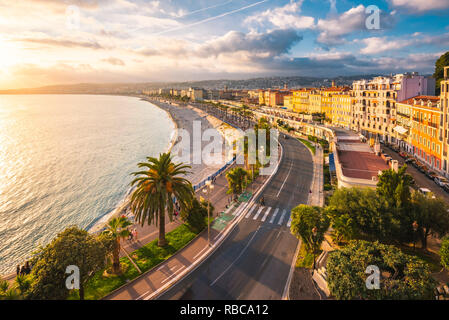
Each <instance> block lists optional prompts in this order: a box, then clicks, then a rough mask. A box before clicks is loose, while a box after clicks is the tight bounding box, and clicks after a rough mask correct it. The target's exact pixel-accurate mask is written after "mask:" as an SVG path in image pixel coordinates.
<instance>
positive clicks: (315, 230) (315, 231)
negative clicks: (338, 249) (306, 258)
mask: <svg viewBox="0 0 449 320" xmlns="http://www.w3.org/2000/svg"><path fill="white" fill-rule="evenodd" d="M317 233H318V229H317V228H316V227H313V229H312V253H313V269H312V274H313V273H314V272H315V243H316V236H317Z"/></svg>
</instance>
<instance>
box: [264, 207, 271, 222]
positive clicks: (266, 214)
mask: <svg viewBox="0 0 449 320" xmlns="http://www.w3.org/2000/svg"><path fill="white" fill-rule="evenodd" d="M270 211H271V207H268V209H267V211H266V212H265V214H264V215H263V218H262V221H265V219H266V218H267V217H268V214H269V213H270Z"/></svg>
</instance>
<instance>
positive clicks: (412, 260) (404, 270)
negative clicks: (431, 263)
mask: <svg viewBox="0 0 449 320" xmlns="http://www.w3.org/2000/svg"><path fill="white" fill-rule="evenodd" d="M368 266H376V267H378V268H379V271H380V276H381V277H380V279H379V280H380V283H379V285H380V288H379V289H378V290H372V289H371V290H370V289H368V288H367V285H366V283H367V280H368V279H367V277H368V276H369V274H367V273H365V272H366V270H367V267H368ZM327 275H328V279H327V280H328V287H329V290H330V293H331V294H332V295H333V296H334V297H335V298H336V299H339V300H341V299H343V300H352V299H376V300H379V299H394V300H399V299H407V300H410V299H414V300H421V299H433V293H434V289H435V282H434V280H433V279H432V277H431V274H430V270H429V267H428V265H427V264H426V263H425V262H424V261H422V260H420V259H418V258H416V257H413V256H409V255H406V254H404V253H402V252H401V251H400V250H399V249H398V248H397V247H395V246H389V245H384V244H381V243H379V242H377V241H376V242H368V241H350V243H349V245H347V246H346V247H344V248H342V249H339V250H335V251H332V252H330V253H329V257H328V260H327Z"/></svg>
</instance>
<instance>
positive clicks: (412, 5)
mask: <svg viewBox="0 0 449 320" xmlns="http://www.w3.org/2000/svg"><path fill="white" fill-rule="evenodd" d="M389 2H390V3H391V5H392V6H394V7H398V8H404V9H407V10H409V11H417V12H425V11H431V10H443V9H448V8H449V0H389Z"/></svg>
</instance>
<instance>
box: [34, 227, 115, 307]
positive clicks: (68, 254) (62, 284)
mask: <svg viewBox="0 0 449 320" xmlns="http://www.w3.org/2000/svg"><path fill="white" fill-rule="evenodd" d="M105 257H106V250H105V248H104V247H103V245H102V244H101V242H100V241H98V240H97V238H96V237H94V236H93V235H90V234H89V233H88V232H87V231H85V230H81V229H79V228H77V227H69V228H67V229H65V230H64V231H63V232H61V233H59V234H58V235H57V236H56V238H54V239H53V240H52V241H51V242H50V243H49V244H48V245H47V246H46V247H44V248H43V249H42V250H41V251H40V252H39V255H38V256H37V257H36V258H35V260H34V262H33V268H32V271H31V275H32V276H33V282H32V284H31V288H30V290H29V294H28V295H27V297H28V298H31V299H39V300H41V299H43V300H54V299H56V300H63V299H66V298H67V297H68V295H69V290H68V289H67V288H66V278H67V277H68V274H66V273H65V272H66V268H67V267H68V266H70V265H75V266H77V267H78V268H79V271H80V279H79V280H80V289H79V296H80V299H84V285H85V284H86V282H87V281H88V280H89V279H90V278H91V277H92V276H93V275H94V274H95V272H97V271H99V270H101V269H102V268H103V267H104V263H105Z"/></svg>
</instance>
